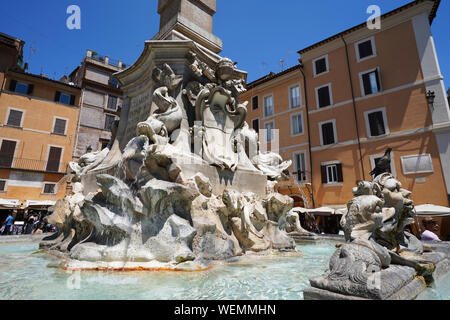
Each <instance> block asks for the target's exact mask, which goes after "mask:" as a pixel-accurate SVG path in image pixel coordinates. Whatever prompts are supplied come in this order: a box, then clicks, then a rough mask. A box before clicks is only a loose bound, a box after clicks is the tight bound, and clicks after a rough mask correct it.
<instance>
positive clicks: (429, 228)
mask: <svg viewBox="0 0 450 320" xmlns="http://www.w3.org/2000/svg"><path fill="white" fill-rule="evenodd" d="M422 224H423V227H424V228H425V231H424V232H423V233H422V235H421V237H422V240H425V241H442V240H441V239H439V237H438V236H437V235H436V234H435V233H434V232H436V231H438V230H439V225H438V224H437V223H436V220H434V219H433V218H425V219H424V220H423V221H422Z"/></svg>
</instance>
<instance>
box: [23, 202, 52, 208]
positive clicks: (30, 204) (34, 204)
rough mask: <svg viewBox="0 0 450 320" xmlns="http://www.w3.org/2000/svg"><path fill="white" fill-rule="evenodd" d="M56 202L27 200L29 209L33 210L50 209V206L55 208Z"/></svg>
mask: <svg viewBox="0 0 450 320" xmlns="http://www.w3.org/2000/svg"><path fill="white" fill-rule="evenodd" d="M55 203H56V201H51V200H27V207H32V208H43V207H45V208H48V207H50V206H54V205H55Z"/></svg>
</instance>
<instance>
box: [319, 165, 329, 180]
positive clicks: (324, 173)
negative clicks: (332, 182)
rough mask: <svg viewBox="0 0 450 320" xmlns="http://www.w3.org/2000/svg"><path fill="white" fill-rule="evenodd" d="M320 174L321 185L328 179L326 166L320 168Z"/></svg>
mask: <svg viewBox="0 0 450 320" xmlns="http://www.w3.org/2000/svg"><path fill="white" fill-rule="evenodd" d="M320 172H321V174H322V183H328V179H327V167H326V166H321V167H320Z"/></svg>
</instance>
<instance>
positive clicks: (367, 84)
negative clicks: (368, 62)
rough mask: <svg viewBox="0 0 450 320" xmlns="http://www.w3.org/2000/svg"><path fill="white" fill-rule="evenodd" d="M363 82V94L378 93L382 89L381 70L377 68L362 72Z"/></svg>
mask: <svg viewBox="0 0 450 320" xmlns="http://www.w3.org/2000/svg"><path fill="white" fill-rule="evenodd" d="M360 77H361V79H360V81H361V83H362V86H361V91H362V93H363V96H367V95H370V94H374V93H378V92H380V91H381V82H380V72H379V70H378V68H377V69H374V70H371V71H369V72H366V73H361V74H360Z"/></svg>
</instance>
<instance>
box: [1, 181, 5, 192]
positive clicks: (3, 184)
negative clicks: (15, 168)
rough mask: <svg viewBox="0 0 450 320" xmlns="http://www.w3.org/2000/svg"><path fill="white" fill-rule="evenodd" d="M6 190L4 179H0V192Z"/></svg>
mask: <svg viewBox="0 0 450 320" xmlns="http://www.w3.org/2000/svg"><path fill="white" fill-rule="evenodd" d="M5 191H6V180H0V192H5Z"/></svg>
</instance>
